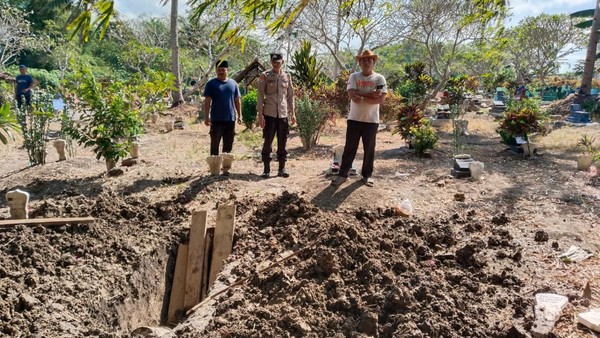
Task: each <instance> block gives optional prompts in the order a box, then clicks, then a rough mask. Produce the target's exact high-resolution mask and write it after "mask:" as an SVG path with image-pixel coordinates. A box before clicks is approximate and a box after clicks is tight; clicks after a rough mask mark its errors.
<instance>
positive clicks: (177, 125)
mask: <svg viewBox="0 0 600 338" xmlns="http://www.w3.org/2000/svg"><path fill="white" fill-rule="evenodd" d="M173 128H175V129H178V130H183V129H185V123H184V122H183V117H182V116H177V117H175V122H174V123H173Z"/></svg>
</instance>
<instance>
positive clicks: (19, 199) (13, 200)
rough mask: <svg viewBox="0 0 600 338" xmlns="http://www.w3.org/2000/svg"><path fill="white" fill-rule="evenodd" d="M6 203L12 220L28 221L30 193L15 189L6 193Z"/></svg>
mask: <svg viewBox="0 0 600 338" xmlns="http://www.w3.org/2000/svg"><path fill="white" fill-rule="evenodd" d="M6 201H7V203H8V206H9V208H10V218H12V219H28V218H29V213H28V211H27V209H28V206H29V193H28V192H26V191H22V190H19V189H15V190H12V191H9V192H7V193H6Z"/></svg>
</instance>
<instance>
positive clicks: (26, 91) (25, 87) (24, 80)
mask: <svg viewBox="0 0 600 338" xmlns="http://www.w3.org/2000/svg"><path fill="white" fill-rule="evenodd" d="M19 72H20V73H21V74H20V75H17V79H16V80H17V87H16V88H15V97H16V99H17V106H18V107H19V109H21V106H22V105H23V96H25V103H26V104H27V105H28V106H29V105H31V89H33V86H34V84H35V82H34V81H33V77H31V75H29V74H27V67H25V65H20V66H19Z"/></svg>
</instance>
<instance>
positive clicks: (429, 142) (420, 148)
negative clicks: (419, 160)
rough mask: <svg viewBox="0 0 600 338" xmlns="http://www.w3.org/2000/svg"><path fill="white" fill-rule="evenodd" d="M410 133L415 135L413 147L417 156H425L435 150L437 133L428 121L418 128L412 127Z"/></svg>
mask: <svg viewBox="0 0 600 338" xmlns="http://www.w3.org/2000/svg"><path fill="white" fill-rule="evenodd" d="M410 132H411V134H412V135H413V140H412V145H413V148H414V149H415V154H417V156H423V154H425V152H426V151H427V150H429V149H433V148H434V147H435V145H436V144H437V141H438V136H437V133H436V132H435V129H434V128H433V127H432V126H431V125H429V122H428V121H427V120H424V121H423V123H422V124H421V125H419V126H417V127H412V128H411V129H410Z"/></svg>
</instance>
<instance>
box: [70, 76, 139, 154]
mask: <svg viewBox="0 0 600 338" xmlns="http://www.w3.org/2000/svg"><path fill="white" fill-rule="evenodd" d="M66 88H67V90H69V91H70V92H69V93H67V94H66V95H63V96H64V97H74V96H76V97H78V98H79V99H80V100H81V101H79V102H80V103H79V105H83V104H86V105H87V106H85V107H84V106H81V107H79V109H80V110H81V111H83V117H82V119H81V120H82V121H83V122H85V123H82V124H75V123H73V121H72V120H70V118H69V117H68V116H67V115H66V114H63V126H64V128H65V129H66V130H65V132H66V133H67V134H68V135H69V136H71V137H72V138H73V139H75V140H77V142H78V143H79V144H83V145H84V146H85V147H93V151H94V153H95V154H96V158H97V159H100V158H101V157H104V158H105V159H106V160H107V163H109V162H111V161H114V162H116V161H118V160H119V159H120V158H122V157H125V156H126V155H127V153H128V151H129V149H131V142H132V141H134V140H135V138H136V137H137V135H139V134H140V133H141V132H142V127H143V124H142V119H141V118H140V115H139V107H136V105H135V102H136V100H137V97H136V95H135V92H136V88H132V87H130V86H127V85H125V84H123V83H120V82H104V83H100V82H98V81H96V78H95V77H94V75H93V74H92V73H91V71H90V70H89V69H83V68H80V69H78V70H77V71H76V72H75V74H74V75H73V77H72V78H70V79H69V81H68V82H67V84H66Z"/></svg>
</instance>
